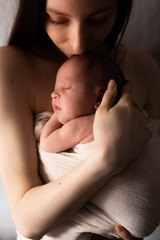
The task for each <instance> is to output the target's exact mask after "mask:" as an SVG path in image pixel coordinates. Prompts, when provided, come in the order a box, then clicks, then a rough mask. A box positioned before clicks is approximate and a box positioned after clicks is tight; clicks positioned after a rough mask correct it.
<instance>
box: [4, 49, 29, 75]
mask: <svg viewBox="0 0 160 240" xmlns="http://www.w3.org/2000/svg"><path fill="white" fill-rule="evenodd" d="M28 66H29V60H28V55H27V54H26V53H25V52H24V51H23V50H22V49H20V48H18V47H15V46H4V47H0V71H1V72H3V73H7V74H9V75H10V74H13V73H14V76H16V73H18V72H19V70H20V69H22V68H26V67H28Z"/></svg>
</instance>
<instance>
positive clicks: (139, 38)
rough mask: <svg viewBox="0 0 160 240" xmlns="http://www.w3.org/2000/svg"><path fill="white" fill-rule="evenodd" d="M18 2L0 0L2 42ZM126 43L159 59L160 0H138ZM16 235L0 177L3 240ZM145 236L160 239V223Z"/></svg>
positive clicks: (0, 213)
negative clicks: (149, 234)
mask: <svg viewBox="0 0 160 240" xmlns="http://www.w3.org/2000/svg"><path fill="white" fill-rule="evenodd" d="M33 1H34V0H33ZM18 3H19V1H18V0H0V46H3V45H6V44H7V39H8V36H9V33H10V29H11V27H12V24H13V19H14V15H15V13H16V10H17V6H18ZM124 43H125V44H126V45H128V46H130V47H133V48H138V49H141V50H145V51H147V52H149V53H150V54H151V55H152V56H154V57H155V58H156V59H157V60H158V61H159V62H160V1H159V0H135V3H134V8H133V11H132V15H131V18H130V22H129V25H128V28H127V32H126V35H125V37H124ZM15 236H16V234H15V227H14V224H13V222H12V219H11V216H10V212H9V207H8V203H7V198H6V195H5V192H4V189H3V186H2V182H1V179H0V240H15V239H16V237H15ZM145 240H160V227H159V228H158V229H157V231H155V233H153V234H152V235H151V236H150V237H147V238H145Z"/></svg>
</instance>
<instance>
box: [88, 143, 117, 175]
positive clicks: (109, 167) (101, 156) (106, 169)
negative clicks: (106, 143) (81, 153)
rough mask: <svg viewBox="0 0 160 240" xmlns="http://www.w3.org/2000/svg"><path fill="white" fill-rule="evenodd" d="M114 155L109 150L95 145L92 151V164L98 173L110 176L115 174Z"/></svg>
mask: <svg viewBox="0 0 160 240" xmlns="http://www.w3.org/2000/svg"><path fill="white" fill-rule="evenodd" d="M113 157H114V156H113V155H112V154H110V153H109V151H107V149H105V150H102V149H101V148H100V147H99V148H98V147H97V146H95V147H94V148H93V151H92V152H91V156H90V158H89V159H90V160H91V161H92V165H93V166H94V167H95V168H96V170H97V173H98V171H99V173H100V174H102V175H104V176H106V177H108V178H110V177H112V176H113V175H114V174H115V167H114V166H113V164H112V163H113V162H114V161H113Z"/></svg>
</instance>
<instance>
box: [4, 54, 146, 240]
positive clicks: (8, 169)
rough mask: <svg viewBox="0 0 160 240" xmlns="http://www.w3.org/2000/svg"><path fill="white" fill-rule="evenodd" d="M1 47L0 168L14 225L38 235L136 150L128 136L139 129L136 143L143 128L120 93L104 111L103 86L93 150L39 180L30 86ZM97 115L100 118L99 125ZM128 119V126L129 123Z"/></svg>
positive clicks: (68, 214) (69, 211)
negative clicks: (64, 170) (56, 173)
mask: <svg viewBox="0 0 160 240" xmlns="http://www.w3.org/2000/svg"><path fill="white" fill-rule="evenodd" d="M2 52H3V51H2ZM2 52H1V51H0V85H1V88H0V116H1V117H0V147H1V149H0V159H1V161H0V174H1V176H2V179H3V182H4V186H5V189H6V192H7V196H8V200H9V204H10V208H11V212H12V216H13V219H14V222H15V224H16V227H17V229H18V230H19V232H20V233H21V234H22V235H24V236H25V237H28V238H32V239H37V238H38V239H39V238H41V237H42V236H43V235H44V234H46V233H47V232H49V231H50V230H51V229H53V228H54V227H56V226H57V225H58V224H59V223H61V222H62V221H64V220H65V219H68V218H69V217H71V216H72V215H73V214H74V213H76V212H77V211H78V210H79V209H80V208H81V206H83V205H84V204H85V202H86V201H87V200H88V199H89V198H90V197H91V196H92V195H93V194H94V193H95V192H96V191H97V190H98V189H99V188H100V187H101V186H102V185H104V184H105V183H106V182H107V181H108V180H109V179H110V177H111V176H112V175H113V174H115V173H116V172H119V171H120V170H121V169H122V168H124V167H125V166H126V164H127V163H128V161H126V159H131V158H132V157H133V150H134V151H136V152H137V151H138V150H137V146H135V147H133V146H131V147H130V144H128V139H133V137H135V136H137V132H138V133H139V132H141V136H139V135H138V137H137V141H135V142H138V143H140V144H139V145H141V146H142V145H143V144H144V142H145V137H146V130H145V129H143V128H142V125H143V124H142V119H139V120H138V121H137V117H136V118H135V115H136V116H137V114H138V112H136V114H135V110H134V109H133V107H132V106H131V104H130V103H129V104H128V103H127V102H128V101H126V100H125V99H126V94H124V97H123V98H122V100H121V102H120V104H119V107H118V105H117V106H116V108H114V109H113V111H110V107H111V106H112V104H113V102H114V100H115V96H116V89H112V90H111V91H107V93H106V95H105V98H104V101H102V102H103V103H102V104H101V107H100V108H99V109H100V110H99V113H97V117H96V118H97V120H96V121H95V128H96V134H95V143H96V144H95V148H94V151H93V152H92V153H91V155H90V156H89V157H88V158H87V159H85V160H84V161H83V162H82V163H81V164H79V165H78V166H77V167H76V168H74V169H73V170H72V171H71V172H69V173H68V174H66V175H65V176H63V177H62V178H60V179H58V180H57V181H54V182H51V183H48V184H45V185H43V184H42V182H41V179H40V177H39V175H38V160H37V150H36V142H35V138H34V133H33V127H34V122H33V117H32V110H31V109H32V108H33V106H32V104H33V102H32V101H33V99H32V97H31V94H30V91H31V89H30V88H29V87H28V83H27V81H26V82H25V81H23V79H18V71H15V69H14V61H15V60H16V59H17V55H16V54H13V59H12V61H10V59H9V60H8V58H6V53H4V54H3V53H2ZM7 56H8V55H7ZM18 57H19V56H18ZM23 70H25V69H23ZM19 71H22V69H19ZM24 72H25V71H24ZM26 74H27V73H26ZM15 76H16V77H15ZM105 109H106V110H105ZM119 117H120V119H119ZM139 117H140V116H139ZM108 119H109V120H108ZM135 119H136V121H135ZM113 120H114V121H113ZM124 120H125V122H124ZM133 120H134V121H133ZM99 121H100V122H101V123H102V124H100V125H101V126H100V127H99V123H98V122H99ZM133 122H134V128H131V129H130V126H131V125H132V123H133ZM139 122H140V123H141V124H139ZM113 123H114V124H113ZM126 123H127V125H126ZM96 125H97V127H96ZM124 125H125V129H127V130H129V129H130V130H129V131H128V132H127V131H126V135H125V137H124V134H123V126H124ZM139 125H141V126H140V127H139ZM115 126H117V129H119V130H118V134H117V133H116V131H114V133H112V138H111V139H108V138H107V137H106V132H107V131H109V129H110V133H111V132H112V131H111V130H112V128H114V129H115ZM120 129H122V131H120ZM115 130H116V129H115ZM143 130H144V131H143ZM104 135H105V136H104ZM122 136H123V140H122ZM109 137H110V135H109ZM102 138H103V140H104V141H103V145H101V141H102ZM109 140H111V141H109ZM126 145H127V147H126ZM124 146H125V147H126V149H129V150H127V152H124V155H123V158H119V154H117V152H118V151H119V150H118V149H119V148H121V149H123V148H124ZM113 153H114V154H113ZM62 196H63V197H62Z"/></svg>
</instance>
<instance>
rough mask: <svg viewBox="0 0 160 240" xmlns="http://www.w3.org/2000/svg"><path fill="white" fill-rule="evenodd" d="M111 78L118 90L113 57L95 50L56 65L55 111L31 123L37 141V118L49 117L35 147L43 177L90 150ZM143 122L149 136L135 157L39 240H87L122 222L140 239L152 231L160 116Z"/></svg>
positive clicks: (158, 193)
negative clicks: (95, 124) (145, 123)
mask: <svg viewBox="0 0 160 240" xmlns="http://www.w3.org/2000/svg"><path fill="white" fill-rule="evenodd" d="M110 79H114V80H115V81H116V82H117V84H118V89H119V92H120V90H121V87H122V86H123V85H124V83H125V79H124V77H123V74H122V72H121V70H120V69H119V67H118V66H117V65H116V64H115V63H114V62H113V61H111V60H110V59H108V58H107V57H105V56H100V55H97V54H96V55H93V54H87V55H84V56H79V57H78V56H74V57H72V58H71V59H69V60H67V62H65V63H64V64H63V65H62V67H61V68H60V69H59V71H58V74H57V79H56V84H55V89H54V92H53V93H52V105H53V109H54V111H55V112H54V113H53V114H52V113H48V112H44V113H41V114H40V115H38V116H37V117H36V122H35V133H36V136H37V140H38V139H39V135H40V132H41V130H42V126H43V124H41V123H42V122H43V121H44V119H45V121H46V120H47V118H48V119H49V121H48V122H47V123H46V125H45V126H44V128H43V130H42V134H41V141H40V147H39V157H40V164H39V170H40V174H41V176H42V178H43V180H44V182H49V181H54V180H55V179H58V178H60V177H61V176H63V175H64V174H66V173H67V172H68V171H70V170H71V169H72V168H73V167H75V166H76V165H78V164H79V163H80V162H81V161H83V160H84V159H85V158H86V157H87V156H88V154H89V153H90V151H92V147H93V145H94V140H93V133H92V125H93V120H94V113H95V111H96V109H97V108H98V106H99V104H100V102H101V99H102V96H103V93H104V91H105V88H106V85H107V83H108V81H109V80H110ZM76 87H77V88H78V90H79V91H77V89H76V91H75V92H76V94H75V93H74V88H76ZM82 103H83V104H82ZM49 123H50V126H49V127H48V126H47V125H48V124H49ZM148 126H149V128H150V129H151V131H152V137H151V139H150V141H149V143H148V144H147V146H146V147H145V149H144V150H143V152H142V153H141V154H140V156H138V157H137V158H136V159H134V160H133V161H132V162H131V163H130V164H129V165H128V167H127V168H125V169H124V170H123V171H122V172H121V173H119V174H117V175H116V176H114V177H112V179H111V180H110V181H109V182H108V183H107V184H106V185H104V186H103V187H102V188H101V189H100V190H99V191H98V192H97V193H96V194H95V195H94V196H93V197H92V199H90V201H88V202H87V203H86V204H85V206H84V207H82V208H81V209H80V211H79V212H78V213H77V214H76V215H75V216H73V217H72V219H70V220H68V221H67V222H64V223H63V224H62V225H59V226H57V227H56V229H53V231H51V232H50V233H48V234H47V235H46V236H44V237H43V239H44V240H52V239H60V240H68V239H70V240H75V239H77V240H82V239H84V240H87V239H90V238H91V235H92V233H95V234H99V235H104V236H105V235H106V234H109V235H113V236H116V237H118V236H117V234H116V232H115V230H114V226H115V225H122V226H124V227H125V228H126V229H127V230H128V231H129V232H131V234H132V235H133V236H135V237H139V238H140V237H145V236H147V235H149V234H151V233H152V232H153V231H154V230H155V228H156V227H157V226H158V224H159V222H160V204H159V202H160V188H159V185H160V174H159V169H160V161H159V156H160V151H159V145H160V121H155V120H151V119H148ZM59 131H60V132H63V137H64V139H63V138H61V137H60V136H61V134H59V133H58V132H59ZM79 132H80V134H79ZM75 135H76V137H75ZM72 138H73V139H72ZM74 145H75V146H74ZM66 149H68V150H66Z"/></svg>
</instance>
